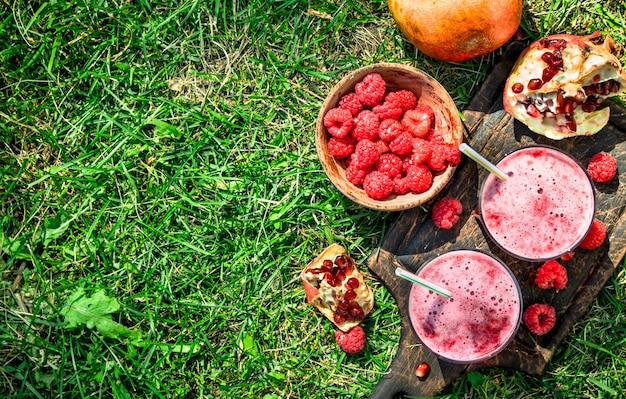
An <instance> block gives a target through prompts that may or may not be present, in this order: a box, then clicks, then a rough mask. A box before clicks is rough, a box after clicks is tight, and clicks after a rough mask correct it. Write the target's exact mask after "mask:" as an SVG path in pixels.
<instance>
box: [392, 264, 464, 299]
mask: <svg viewBox="0 0 626 399" xmlns="http://www.w3.org/2000/svg"><path fill="white" fill-rule="evenodd" d="M396 276H400V277H402V278H403V279H405V280H409V281H411V282H413V283H415V284H419V285H421V286H422V287H426V288H428V289H429V290H431V291H433V292H436V293H437V294H439V295H442V296H445V297H446V298H450V297H452V293H451V292H450V291H448V290H447V289H445V288H443V287H440V286H438V285H436V284H433V283H431V282H430V281H426V280H424V279H423V278H421V277H418V276H416V275H415V274H413V273H411V272H409V271H407V270H404V269H402V268H400V267H397V268H396Z"/></svg>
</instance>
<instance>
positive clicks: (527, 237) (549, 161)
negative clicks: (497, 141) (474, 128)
mask: <svg viewBox="0 0 626 399" xmlns="http://www.w3.org/2000/svg"><path fill="white" fill-rule="evenodd" d="M497 165H498V167H499V168H500V169H502V170H503V171H504V172H506V173H507V174H508V175H509V178H508V179H507V180H506V182H503V181H501V180H500V179H498V178H497V177H496V176H495V175H493V174H490V175H489V176H488V177H487V179H486V180H485V182H484V184H483V188H482V191H481V196H480V201H479V202H480V213H481V218H482V222H483V225H484V226H485V229H486V230H487V232H488V233H489V235H490V237H491V238H492V240H493V241H494V242H495V243H496V244H498V245H499V246H500V248H502V249H504V250H505V251H506V252H508V253H509V254H511V255H513V256H515V257H517V258H520V259H523V260H529V261H545V260H548V259H555V258H558V257H559V256H561V255H564V254H566V253H568V252H570V251H572V250H574V249H575V248H576V247H577V246H578V244H579V243H580V242H581V241H582V239H583V238H584V237H585V235H586V234H587V232H588V231H589V228H590V227H591V223H592V222H593V218H594V215H595V194H594V189H593V184H592V183H591V180H590V179H589V177H588V176H587V173H586V172H585V170H584V169H583V168H582V167H581V166H580V165H579V164H578V162H576V160H574V159H573V158H572V157H570V156H569V155H567V154H565V153H564V152H561V151H560V150H557V149H555V148H552V147H546V146H531V147H525V148H522V149H519V150H517V151H514V152H512V153H511V154H509V155H507V156H506V157H504V159H502V160H501V161H500V162H499V163H498V164H497Z"/></svg>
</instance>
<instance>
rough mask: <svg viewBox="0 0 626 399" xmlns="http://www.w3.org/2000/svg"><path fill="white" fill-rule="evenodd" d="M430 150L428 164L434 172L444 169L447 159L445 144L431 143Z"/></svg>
mask: <svg viewBox="0 0 626 399" xmlns="http://www.w3.org/2000/svg"><path fill="white" fill-rule="evenodd" d="M431 150H432V151H431V153H430V158H428V166H430V168H431V169H432V170H434V171H436V172H440V171H442V170H444V169H445V168H446V167H447V166H448V165H447V163H446V161H447V160H448V154H447V150H446V146H445V145H443V144H434V143H431Z"/></svg>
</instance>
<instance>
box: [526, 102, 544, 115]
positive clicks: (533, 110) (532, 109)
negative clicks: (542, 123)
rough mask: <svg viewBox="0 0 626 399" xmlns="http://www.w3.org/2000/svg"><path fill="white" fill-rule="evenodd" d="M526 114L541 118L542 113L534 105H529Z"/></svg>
mask: <svg viewBox="0 0 626 399" xmlns="http://www.w3.org/2000/svg"><path fill="white" fill-rule="evenodd" d="M526 113H527V114H528V115H530V116H532V117H533V118H539V117H540V116H541V112H539V110H538V109H537V107H535V106H534V105H533V104H528V105H527V106H526Z"/></svg>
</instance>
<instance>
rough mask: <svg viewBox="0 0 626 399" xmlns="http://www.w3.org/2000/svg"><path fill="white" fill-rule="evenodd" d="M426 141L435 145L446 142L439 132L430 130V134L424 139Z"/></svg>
mask: <svg viewBox="0 0 626 399" xmlns="http://www.w3.org/2000/svg"><path fill="white" fill-rule="evenodd" d="M424 139H425V140H428V141H429V142H431V143H435V144H445V143H446V141H445V140H444V138H443V135H442V134H441V132H440V131H439V130H435V129H432V128H431V129H428V134H426V136H425V137H424Z"/></svg>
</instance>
